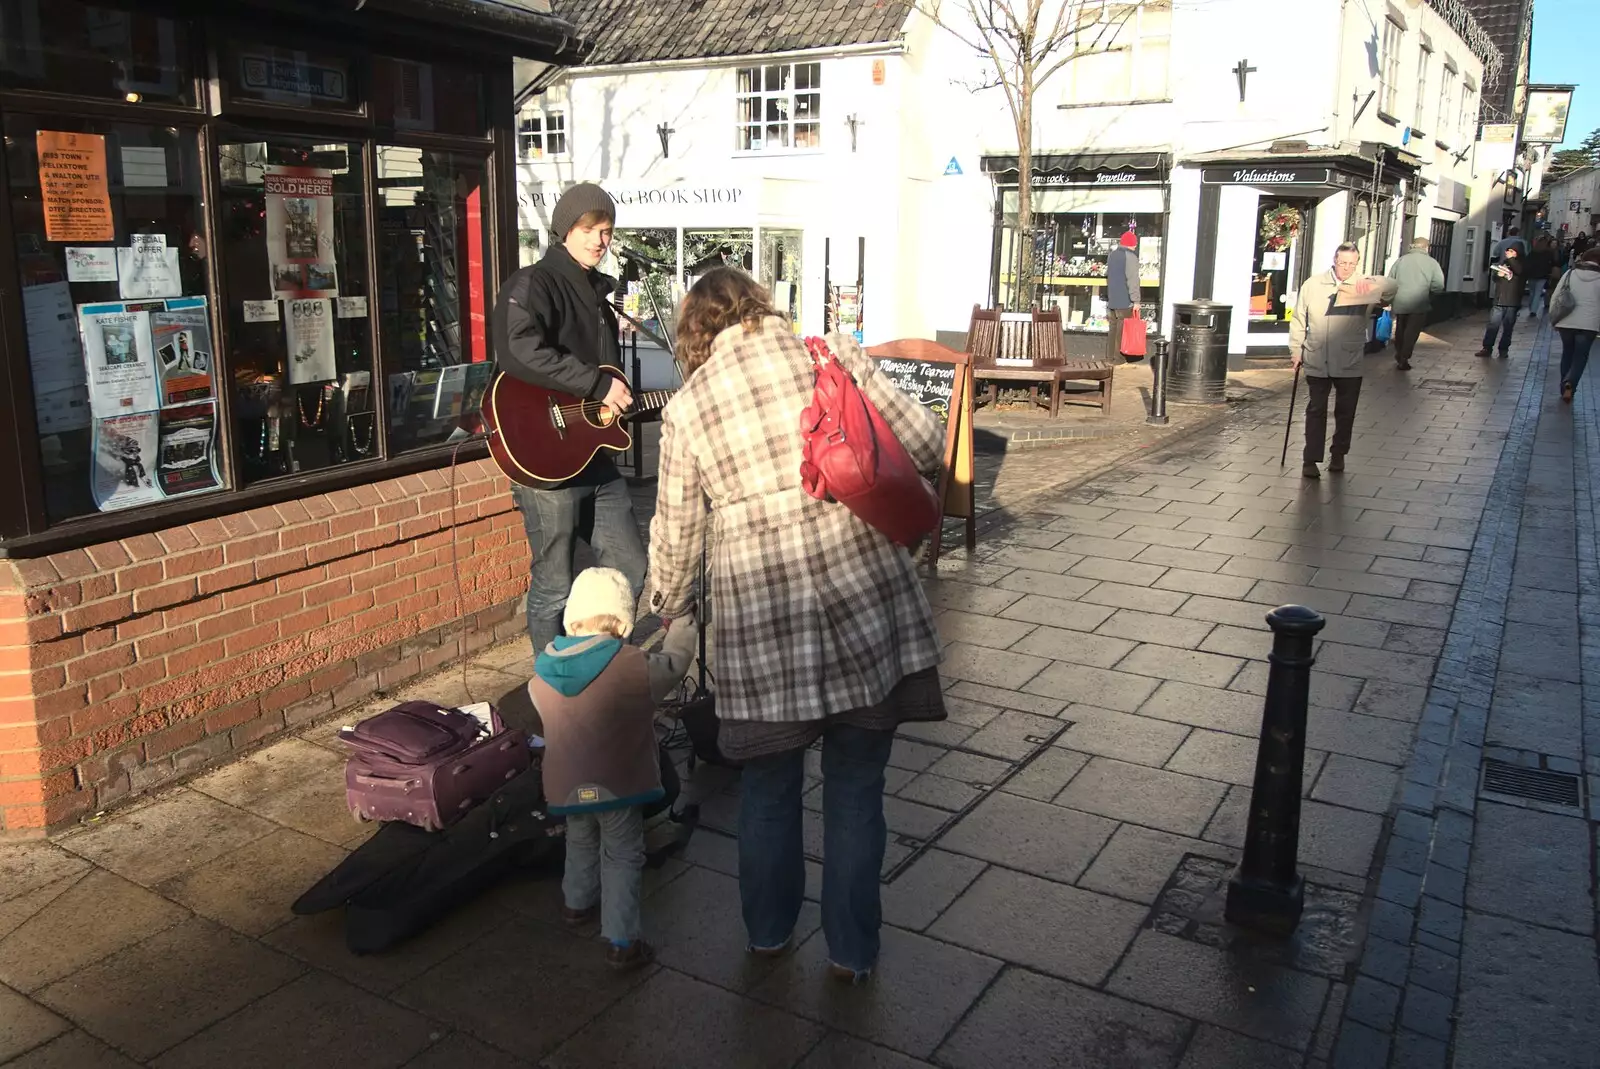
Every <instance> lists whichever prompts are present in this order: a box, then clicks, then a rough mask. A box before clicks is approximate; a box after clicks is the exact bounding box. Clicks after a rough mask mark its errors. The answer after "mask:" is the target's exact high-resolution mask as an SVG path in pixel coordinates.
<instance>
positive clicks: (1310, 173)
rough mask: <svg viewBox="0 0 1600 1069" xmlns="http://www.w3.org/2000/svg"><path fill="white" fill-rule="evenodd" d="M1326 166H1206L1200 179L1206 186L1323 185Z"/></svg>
mask: <svg viewBox="0 0 1600 1069" xmlns="http://www.w3.org/2000/svg"><path fill="white" fill-rule="evenodd" d="M1328 178H1329V169H1328V168H1326V167H1270V166H1261V167H1207V168H1205V169H1204V170H1202V171H1201V172H1200V181H1202V182H1204V183H1205V184H1206V185H1208V186H1325V185H1327V184H1328Z"/></svg>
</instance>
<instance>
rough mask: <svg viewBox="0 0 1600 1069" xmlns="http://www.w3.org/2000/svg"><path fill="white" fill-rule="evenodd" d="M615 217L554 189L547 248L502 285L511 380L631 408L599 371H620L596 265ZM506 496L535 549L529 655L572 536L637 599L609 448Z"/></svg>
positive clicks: (626, 511)
mask: <svg viewBox="0 0 1600 1069" xmlns="http://www.w3.org/2000/svg"><path fill="white" fill-rule="evenodd" d="M616 217H617V209H616V204H615V203H614V202H613V201H612V199H611V196H610V195H609V194H608V193H606V191H605V190H603V189H601V188H600V187H599V186H597V185H592V184H589V183H584V184H582V185H576V186H573V187H572V188H571V189H569V190H567V191H566V192H565V193H563V194H562V195H561V199H560V200H559V201H557V202H556V207H555V210H554V211H553V212H552V213H551V215H550V236H551V239H552V241H553V242H554V243H553V244H552V245H551V248H550V251H549V252H547V253H546V254H545V256H544V258H543V259H541V260H540V261H539V262H538V263H536V264H534V265H532V266H530V267H524V268H522V269H521V270H519V271H517V272H516V273H515V274H513V275H512V276H511V277H510V278H508V279H507V280H506V283H505V285H504V286H503V287H502V288H501V290H500V297H499V299H498V301H496V303H495V309H494V345H495V355H496V357H497V358H498V360H499V363H500V370H501V371H503V372H504V373H505V374H507V375H510V376H511V377H512V378H515V379H520V380H522V381H523V382H527V383H531V384H532V385H534V386H542V387H544V388H546V389H550V390H556V391H560V392H561V393H566V394H572V395H575V396H576V397H579V398H587V399H591V400H594V401H599V402H603V403H604V404H605V405H606V406H608V408H609V409H610V410H611V414H613V415H621V414H622V413H623V412H626V411H627V410H628V409H629V408H630V407H631V406H632V405H633V394H632V392H631V391H630V390H629V389H628V386H627V383H626V382H624V381H623V380H622V379H621V378H618V377H616V376H614V375H612V374H611V373H609V372H608V371H606V370H603V369H605V368H617V369H620V368H621V367H622V355H621V352H620V351H619V348H618V345H617V317H616V313H615V312H614V311H613V309H612V307H611V303H610V296H611V292H612V291H613V290H614V289H616V286H617V282H616V280H615V279H613V278H611V277H610V276H609V275H604V274H601V273H600V272H599V271H598V270H597V269H596V268H597V267H598V265H599V263H600V261H601V260H602V259H603V258H604V257H605V255H606V252H607V250H608V249H609V248H610V247H611V231H612V227H613V226H614V225H615V224H616ZM512 493H513V494H514V495H515V497H516V502H517V508H518V509H519V510H521V512H522V523H523V526H524V528H526V530H527V532H528V547H529V548H530V549H531V550H532V551H533V569H532V585H531V586H530V587H529V588H528V611H527V619H528V638H529V640H530V641H531V642H532V643H533V651H534V653H535V654H538V653H539V652H540V651H542V650H543V649H544V648H545V646H547V645H548V644H549V643H550V641H551V640H552V639H554V638H555V637H556V635H558V634H560V631H561V614H562V610H563V608H564V607H565V606H566V602H567V592H568V590H570V589H571V587H572V577H573V571H574V562H573V557H574V553H575V551H576V549H577V540H578V538H580V537H581V538H583V539H584V541H586V542H588V543H589V546H590V548H591V549H593V550H594V555H595V557H596V558H597V560H598V563H599V565H600V567H602V568H615V569H617V570H618V571H620V572H621V573H622V574H623V575H625V576H627V577H628V582H629V583H630V584H631V585H632V587H633V596H634V598H635V599H637V598H638V596H639V593H640V591H642V590H643V589H644V573H645V565H646V562H647V558H646V556H645V550H644V543H643V541H642V540H641V539H640V537H639V524H638V521H637V520H636V519H635V518H634V514H633V499H632V498H631V497H630V496H629V494H628V486H627V483H625V482H624V481H623V480H622V476H621V473H620V472H618V471H617V467H616V465H615V464H613V463H612V462H611V458H610V456H609V455H608V454H606V453H604V452H597V453H596V455H595V456H594V458H593V459H592V460H590V461H589V463H588V464H587V465H586V466H585V467H584V468H583V470H582V471H580V472H579V473H578V474H577V475H575V476H573V477H572V478H570V479H567V480H566V481H564V482H551V483H548V484H545V485H542V486H540V487H538V488H533V487H528V486H520V485H514V486H513V487H512Z"/></svg>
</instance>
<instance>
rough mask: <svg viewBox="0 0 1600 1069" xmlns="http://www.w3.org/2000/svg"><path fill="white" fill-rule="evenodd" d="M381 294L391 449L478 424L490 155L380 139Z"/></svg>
mask: <svg viewBox="0 0 1600 1069" xmlns="http://www.w3.org/2000/svg"><path fill="white" fill-rule="evenodd" d="M377 155H378V182H377V187H378V272H379V278H380V279H381V283H380V287H379V293H378V307H379V313H378V314H379V316H380V317H381V322H382V326H383V337H384V346H385V353H384V362H385V364H386V366H385V368H384V372H385V381H386V382H387V384H388V393H387V394H386V395H385V396H386V397H387V399H388V406H389V407H388V413H389V448H390V452H391V453H398V452H402V451H404V450H408V449H417V448H420V447H422V446H428V445H435V444H438V443H439V442H445V441H451V440H457V439H460V438H463V437H465V436H466V435H468V434H470V433H471V432H472V430H473V429H475V427H476V424H477V418H478V411H479V409H480V408H481V407H482V404H483V394H484V391H485V390H486V389H488V386H489V377H490V373H491V370H492V364H491V363H490V362H489V344H488V320H487V317H486V314H487V307H486V303H485V288H484V262H483V257H484V249H485V248H486V244H485V240H484V237H485V230H484V214H483V212H484V201H483V198H484V174H485V162H484V160H483V159H482V158H479V157H472V156H465V155H462V154H460V153H451V152H433V151H428V150H424V149H415V148H398V147H393V146H380V147H379V148H378V150H377Z"/></svg>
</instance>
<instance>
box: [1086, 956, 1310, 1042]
mask: <svg viewBox="0 0 1600 1069" xmlns="http://www.w3.org/2000/svg"><path fill="white" fill-rule="evenodd" d="M1107 990H1108V991H1110V992H1111V993H1113V994H1118V995H1123V996H1125V997H1127V998H1131V999H1137V1000H1138V1001H1140V1002H1143V1003H1147V1004H1149V1005H1153V1006H1158V1007H1160V1008H1162V1009H1165V1010H1168V1011H1170V1012H1173V1013H1177V1014H1181V1015H1182V1016H1185V1017H1189V1018H1196V1019H1199V1020H1202V1021H1206V1022H1208V1023H1210V1024H1214V1025H1218V1026H1220V1027H1222V1028H1227V1029H1229V1030H1231V1031H1235V1032H1240V1033H1243V1034H1244V1035H1247V1036H1252V1037H1254V1038H1256V1039H1262V1040H1266V1041H1268V1042H1272V1043H1278V1044H1281V1045H1283V1046H1287V1047H1292V1048H1294V1049H1296V1050H1305V1049H1306V1048H1307V1047H1309V1046H1310V1045H1311V1037H1312V1033H1313V1031H1314V1030H1315V1029H1316V1026H1317V1019H1318V1015H1319V1014H1320V1013H1321V1012H1322V1003H1323V1001H1324V1000H1325V999H1326V998H1327V996H1328V981H1326V980H1324V979H1323V978H1321V977H1320V976H1311V975H1309V974H1307V973H1303V972H1297V971H1295V970H1292V969H1285V968H1281V967H1279V966H1275V965H1268V964H1264V963H1261V962H1258V961H1255V960H1253V959H1251V958H1248V957H1240V956H1235V955H1230V954H1229V953H1227V952H1226V951H1222V950H1218V949H1216V948H1214V947H1209V946H1203V945H1201V944H1199V943H1191V942H1189V941H1188V940H1185V939H1179V938H1175V937H1173V936H1170V935H1164V934H1162V933H1161V932H1154V931H1144V932H1141V933H1140V934H1139V938H1138V939H1137V940H1136V941H1135V942H1134V945H1133V949H1132V950H1130V951H1129V952H1128V956H1127V957H1126V958H1124V959H1123V961H1122V963H1121V964H1120V965H1118V966H1117V971H1116V972H1115V974H1113V975H1112V977H1111V982H1110V983H1109V984H1108V985H1107Z"/></svg>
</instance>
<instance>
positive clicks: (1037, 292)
mask: <svg viewBox="0 0 1600 1069" xmlns="http://www.w3.org/2000/svg"><path fill="white" fill-rule="evenodd" d="M1157 196H1158V197H1159V193H1157ZM1008 199H1011V200H1012V202H1013V203H1014V201H1015V194H1008ZM1033 218H1034V227H1035V229H1034V239H1033V261H1034V304H1035V306H1036V307H1038V308H1041V309H1045V310H1049V309H1051V308H1059V309H1060V310H1061V324H1062V327H1063V328H1064V329H1066V330H1068V331H1085V332H1095V333H1104V332H1105V331H1107V330H1108V329H1110V327H1109V324H1110V320H1109V318H1108V308H1107V305H1106V288H1107V282H1106V262H1107V260H1108V258H1109V257H1110V255H1111V251H1112V250H1113V249H1115V248H1116V247H1117V244H1118V242H1119V240H1120V239H1121V237H1122V235H1123V234H1124V233H1125V232H1128V231H1132V232H1133V234H1134V235H1135V236H1136V237H1137V238H1138V242H1139V244H1138V250H1139V287H1140V288H1139V294H1140V305H1141V310H1142V311H1143V313H1144V318H1145V319H1147V320H1150V321H1152V322H1153V321H1154V320H1155V318H1156V316H1157V314H1158V309H1159V307H1160V303H1161V243H1162V231H1163V223H1164V222H1165V218H1166V217H1165V216H1164V215H1163V214H1162V213H1160V212H1139V211H1094V212H1061V213H1052V214H1035V215H1034V217H1033ZM1006 223H1007V225H1006V228H1005V232H1004V234H1003V235H1002V239H1001V265H1002V267H1001V278H1000V300H1001V303H1002V304H1003V305H1004V306H1005V307H1007V308H1009V307H1011V306H1012V304H1013V303H1014V292H1013V291H1014V289H1015V286H1016V269H1015V264H1016V258H1017V256H1018V255H1019V252H1018V246H1019V245H1020V242H1018V241H1017V234H1016V216H1015V215H1011V216H1008V217H1007V220H1006Z"/></svg>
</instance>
